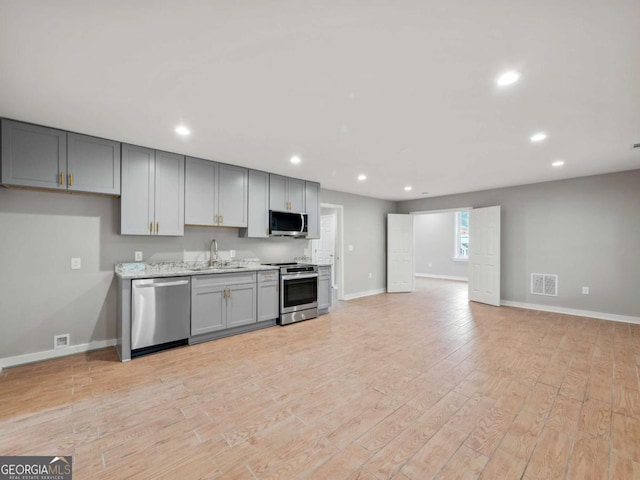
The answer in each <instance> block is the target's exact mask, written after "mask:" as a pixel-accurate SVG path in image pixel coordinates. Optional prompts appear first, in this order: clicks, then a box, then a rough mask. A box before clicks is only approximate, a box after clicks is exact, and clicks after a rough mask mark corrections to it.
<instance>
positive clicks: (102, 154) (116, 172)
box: [2, 120, 120, 195]
mask: <svg viewBox="0 0 640 480" xmlns="http://www.w3.org/2000/svg"><path fill="white" fill-rule="evenodd" d="M2 184H3V185H9V186H11V185H14V186H21V187H34V188H46V189H54V190H58V191H75V192H89V193H102V194H107V195H120V143H119V142H114V141H112V140H105V139H103V138H96V137H90V136H88V135H80V134H77V133H71V132H65V131H63V130H56V129H53V128H47V127H41V126H38V125H31V124H28V123H22V122H14V121H12V120H2Z"/></svg>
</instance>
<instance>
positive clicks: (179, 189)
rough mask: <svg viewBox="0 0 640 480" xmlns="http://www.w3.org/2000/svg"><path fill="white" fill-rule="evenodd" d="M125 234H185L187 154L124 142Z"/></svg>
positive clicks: (122, 211)
mask: <svg viewBox="0 0 640 480" xmlns="http://www.w3.org/2000/svg"><path fill="white" fill-rule="evenodd" d="M120 233H121V234H122V235H147V236H148V235H168V236H181V235H184V157H183V156H182V155H176V154H175V153H168V152H160V151H156V150H152V149H150V148H145V147H138V146H135V145H122V194H121V197H120Z"/></svg>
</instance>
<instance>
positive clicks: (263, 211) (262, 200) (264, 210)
mask: <svg viewBox="0 0 640 480" xmlns="http://www.w3.org/2000/svg"><path fill="white" fill-rule="evenodd" d="M248 207H249V210H248V218H247V231H246V236H247V237H252V238H266V237H268V236H269V174H268V173H266V172H260V171H258V170H249V205H248Z"/></svg>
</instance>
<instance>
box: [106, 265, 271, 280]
mask: <svg viewBox="0 0 640 480" xmlns="http://www.w3.org/2000/svg"><path fill="white" fill-rule="evenodd" d="M277 269H278V268H277V267H273V266H269V265H260V264H257V263H247V264H242V263H231V264H230V265H226V266H219V267H211V266H209V262H159V263H146V262H131V263H118V264H116V266H115V273H116V276H118V277H120V278H122V279H123V280H131V279H137V278H161V277H189V276H192V275H207V274H212V273H216V274H217V273H239V272H257V271H264V270H277Z"/></svg>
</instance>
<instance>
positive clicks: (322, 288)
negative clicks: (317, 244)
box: [318, 265, 331, 314]
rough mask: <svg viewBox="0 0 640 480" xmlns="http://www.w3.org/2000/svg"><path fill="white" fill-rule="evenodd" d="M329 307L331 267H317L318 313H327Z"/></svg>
mask: <svg viewBox="0 0 640 480" xmlns="http://www.w3.org/2000/svg"><path fill="white" fill-rule="evenodd" d="M330 307H331V266H329V265H322V266H320V267H318V313H320V314H323V313H327V312H329V308H330Z"/></svg>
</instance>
